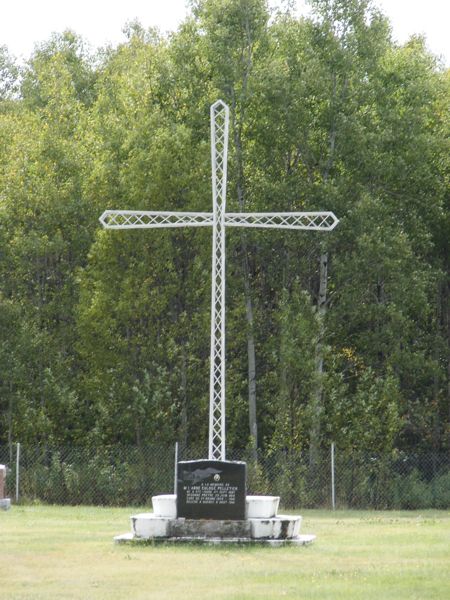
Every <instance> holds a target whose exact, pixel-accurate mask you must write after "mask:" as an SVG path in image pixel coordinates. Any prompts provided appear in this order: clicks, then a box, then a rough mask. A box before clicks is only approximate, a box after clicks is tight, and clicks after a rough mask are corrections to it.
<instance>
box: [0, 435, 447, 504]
mask: <svg viewBox="0 0 450 600" xmlns="http://www.w3.org/2000/svg"><path fill="white" fill-rule="evenodd" d="M13 450H14V448H13ZM203 455H204V452H203V451H202V450H198V449H194V448H180V450H179V455H178V458H179V459H180V460H182V459H184V460H187V459H194V458H199V457H202V456H203ZM227 458H228V459H230V460H245V461H246V462H247V470H248V493H249V494H271V495H272V494H273V495H279V496H281V503H282V505H283V506H284V507H285V508H299V507H300V508H301V507H304V508H329V507H330V506H331V498H332V489H331V487H332V485H331V482H332V476H331V461H330V452H329V451H324V452H323V453H322V455H321V456H320V457H319V458H318V460H317V461H316V462H315V463H314V464H313V465H311V464H310V463H309V458H308V453H303V454H299V453H292V452H279V453H276V454H269V455H266V454H264V453H262V452H260V453H259V454H258V458H257V460H256V461H255V460H254V458H252V457H251V456H250V455H247V453H245V452H242V451H235V452H233V451H230V452H229V453H228V457H227ZM0 463H6V464H8V465H9V467H10V470H9V473H8V476H7V486H8V492H9V495H10V497H11V498H14V497H15V496H16V489H15V486H16V462H15V453H14V452H12V453H10V452H9V451H8V449H7V448H6V447H1V446H0ZM334 480H335V498H336V506H337V507H338V508H361V509H363V508H373V509H424V508H439V509H448V508H450V457H449V455H448V454H445V455H444V454H420V455H412V454H408V455H403V454H399V453H397V454H396V455H394V456H375V455H367V454H356V453H353V454H352V455H350V456H349V455H345V454H343V453H340V452H339V449H337V450H336V457H335V472H334ZM19 481H20V501H21V502H23V503H26V502H35V501H38V502H45V503H51V504H91V505H108V506H125V505H136V506H138V505H141V506H142V505H147V506H149V505H150V503H151V497H152V496H153V495H156V494H162V493H170V492H172V490H173V486H174V447H162V446H145V447H139V448H138V447H123V446H114V447H99V448H92V447H91V448H50V447H46V446H45V447H44V446H39V447H27V446H23V445H22V446H21V454H20V467H19Z"/></svg>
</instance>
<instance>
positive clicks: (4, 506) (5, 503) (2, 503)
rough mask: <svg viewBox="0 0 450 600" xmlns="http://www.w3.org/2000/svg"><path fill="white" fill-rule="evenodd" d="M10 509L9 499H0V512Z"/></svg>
mask: <svg viewBox="0 0 450 600" xmlns="http://www.w3.org/2000/svg"><path fill="white" fill-rule="evenodd" d="M10 508H11V500H10V499H9V498H2V499H1V500H0V510H9V509H10Z"/></svg>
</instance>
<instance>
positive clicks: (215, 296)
mask: <svg viewBox="0 0 450 600" xmlns="http://www.w3.org/2000/svg"><path fill="white" fill-rule="evenodd" d="M228 128H229V109H228V106H227V105H226V104H225V103H224V102H222V100H218V101H217V102H215V103H214V104H213V105H212V106H211V163H212V165H211V166H212V196H213V212H211V213H208V212H166V211H146V210H105V212H104V213H103V214H102V216H101V217H100V222H101V224H102V225H103V227H105V228H106V229H154V228H161V227H165V228H166V227H206V226H210V227H212V238H213V243H212V285H211V357H210V406H209V452H208V454H209V458H210V459H217V460H225V230H226V228H227V227H259V228H266V229H304V230H313V231H331V230H332V229H334V228H335V227H336V225H337V224H338V222H339V221H338V219H337V218H336V217H335V215H334V214H333V213H332V212H284V213H283V212H279V213H273V212H266V213H227V212H226V189H227V156H228Z"/></svg>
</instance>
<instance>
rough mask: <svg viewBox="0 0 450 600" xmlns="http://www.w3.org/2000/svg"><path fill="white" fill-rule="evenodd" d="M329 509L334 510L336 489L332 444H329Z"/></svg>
mask: <svg viewBox="0 0 450 600" xmlns="http://www.w3.org/2000/svg"><path fill="white" fill-rule="evenodd" d="M331 507H332V509H333V510H336V489H335V480H334V442H331Z"/></svg>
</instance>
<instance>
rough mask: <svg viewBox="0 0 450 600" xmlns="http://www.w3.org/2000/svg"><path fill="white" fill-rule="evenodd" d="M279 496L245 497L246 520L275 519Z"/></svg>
mask: <svg viewBox="0 0 450 600" xmlns="http://www.w3.org/2000/svg"><path fill="white" fill-rule="evenodd" d="M279 503H280V496H247V498H246V515H247V519H271V518H272V517H276V515H277V510H278V505H279Z"/></svg>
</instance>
